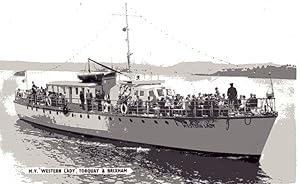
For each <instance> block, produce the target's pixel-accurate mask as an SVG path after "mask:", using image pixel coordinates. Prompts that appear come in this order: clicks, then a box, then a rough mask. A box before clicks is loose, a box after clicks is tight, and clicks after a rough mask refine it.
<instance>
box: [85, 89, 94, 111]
mask: <svg viewBox="0 0 300 184" xmlns="http://www.w3.org/2000/svg"><path fill="white" fill-rule="evenodd" d="M92 99H93V95H92V93H91V92H90V90H89V89H88V90H87V93H86V105H87V110H88V111H91V110H92Z"/></svg>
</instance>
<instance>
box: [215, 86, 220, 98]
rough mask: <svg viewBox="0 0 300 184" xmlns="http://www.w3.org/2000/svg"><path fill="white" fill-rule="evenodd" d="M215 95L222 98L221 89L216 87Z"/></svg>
mask: <svg viewBox="0 0 300 184" xmlns="http://www.w3.org/2000/svg"><path fill="white" fill-rule="evenodd" d="M215 96H216V97H217V98H220V97H221V96H220V91H219V89H218V88H217V87H216V88H215Z"/></svg>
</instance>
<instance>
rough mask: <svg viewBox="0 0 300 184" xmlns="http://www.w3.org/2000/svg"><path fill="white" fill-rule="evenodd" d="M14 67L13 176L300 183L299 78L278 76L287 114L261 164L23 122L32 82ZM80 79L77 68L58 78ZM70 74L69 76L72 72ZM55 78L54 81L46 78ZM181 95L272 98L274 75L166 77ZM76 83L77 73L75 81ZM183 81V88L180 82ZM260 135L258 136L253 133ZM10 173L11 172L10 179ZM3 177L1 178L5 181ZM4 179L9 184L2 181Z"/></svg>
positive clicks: (8, 90)
mask: <svg viewBox="0 0 300 184" xmlns="http://www.w3.org/2000/svg"><path fill="white" fill-rule="evenodd" d="M12 75H13V72H12V71H0V100H1V103H0V117H1V121H0V122H1V123H0V146H1V152H0V153H1V154H2V156H1V158H0V162H3V163H4V164H1V166H0V168H1V170H0V171H3V172H4V173H7V174H8V175H9V174H11V173H13V174H12V176H13V177H14V181H17V182H19V183H21V182H24V183H34V182H41V183H291V182H294V180H295V169H296V168H295V167H296V164H295V163H296V153H295V147H296V145H295V142H296V141H295V137H296V135H295V134H296V129H295V118H294V109H295V106H294V100H295V94H294V87H295V81H292V80H273V82H274V88H275V95H276V97H277V99H276V106H277V110H278V111H279V117H278V118H277V120H276V122H275V125H274V127H273V129H272V131H271V134H270V135H269V139H268V141H267V143H266V145H265V148H264V151H263V156H262V158H261V161H260V163H247V162H243V161H241V160H238V159H236V158H221V157H217V158H216V157H209V156H207V155H201V154H199V153H198V154H195V153H190V152H182V151H176V150H172V149H165V148H157V147H152V146H145V145H141V144H126V143H124V142H119V141H108V140H104V139H100V138H90V137H83V136H78V135H75V134H71V133H70V134H67V133H63V132H59V131H53V130H50V129H47V128H42V127H38V126H33V125H31V124H28V123H26V122H23V121H21V120H18V117H17V116H16V112H15V110H14V106H13V103H12V100H13V98H14V97H13V96H14V95H13V94H14V90H15V89H16V88H17V87H22V86H23V87H24V85H25V84H24V83H22V82H21V80H20V79H19V78H17V79H16V78H15V77H13V76H12ZM48 76H49V74H48V73H47V74H45V73H43V72H40V73H34V74H32V75H31V76H28V77H29V78H30V77H31V78H30V80H31V79H32V80H35V81H36V83H38V84H40V85H43V84H42V83H43V82H48V81H50V80H54V79H51V77H50V78H49V77H48ZM62 76H64V78H67V79H66V80H73V79H74V76H75V75H74V74H73V73H63V72H59V73H58V76H57V75H55V77H56V78H59V77H60V78H61V77H62ZM66 76H67V77H66ZM46 77H47V79H46V80H47V81H45V80H43V79H45V78H46ZM160 79H164V80H166V85H167V86H170V87H172V88H174V89H175V90H176V92H178V93H181V94H185V95H186V94H196V93H198V92H202V93H213V91H214V88H215V87H219V89H220V91H221V93H225V92H226V91H227V88H228V85H229V83H230V82H234V85H235V86H236V87H237V90H238V93H239V94H244V95H246V96H249V94H250V93H256V94H257V96H258V97H259V96H264V94H265V93H266V91H267V90H268V87H269V83H270V82H269V80H267V79H248V78H242V77H239V78H236V77H199V76H184V77H182V76H181V77H179V76H178V77H172V78H171V77H169V76H161V77H160ZM74 80H76V78H75V79H74ZM179 84H180V85H179ZM253 136H255V135H253ZM26 167H65V168H67V167H69V168H70V167H76V168H78V167H130V168H132V169H133V170H134V172H133V173H132V174H130V175H27V174H25V173H24V172H23V169H24V168H26ZM8 177H9V176H8ZM0 180H1V179H0ZM1 183H2V182H1Z"/></svg>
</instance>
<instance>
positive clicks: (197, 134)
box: [14, 9, 278, 162]
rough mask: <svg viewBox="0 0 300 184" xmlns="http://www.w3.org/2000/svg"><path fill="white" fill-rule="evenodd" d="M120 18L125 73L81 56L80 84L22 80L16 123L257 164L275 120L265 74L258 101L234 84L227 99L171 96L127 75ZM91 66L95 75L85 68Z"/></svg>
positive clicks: (160, 86) (157, 84)
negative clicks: (23, 87)
mask: <svg viewBox="0 0 300 184" xmlns="http://www.w3.org/2000/svg"><path fill="white" fill-rule="evenodd" d="M125 15H126V23H127V26H126V28H124V29H123V31H125V32H126V33H127V39H126V41H127V46H128V48H127V49H128V51H127V69H126V70H125V71H120V70H118V69H114V68H112V67H109V66H106V65H104V64H101V63H99V62H97V61H95V60H93V59H90V58H88V62H87V65H86V69H85V71H82V72H79V73H78V75H77V76H78V79H79V81H63V80H62V81H52V82H49V83H47V84H46V88H39V87H37V86H36V85H35V83H34V81H27V82H32V84H30V85H31V88H29V89H27V90H25V91H21V90H17V91H16V95H15V100H14V104H15V108H16V112H17V114H18V116H19V118H20V119H21V120H24V121H26V122H30V123H34V124H38V125H41V126H45V127H49V128H53V129H57V130H63V131H68V132H73V133H77V134H82V135H89V136H95V137H101V138H108V139H112V140H121V141H125V142H133V143H141V144H149V145H154V146H161V147H167V148H171V149H180V150H190V151H196V152H204V153H211V154H212V155H214V154H215V155H232V156H237V157H242V158H243V159H246V160H249V161H251V162H258V161H259V159H260V156H261V154H262V151H263V149H264V145H265V143H266V141H267V139H268V136H269V134H270V131H271V129H272V126H273V124H274V122H275V119H276V117H277V116H278V112H277V111H276V108H275V95H274V90H273V84H272V78H271V73H270V74H269V76H270V91H266V96H263V97H256V96H255V95H254V94H249V98H247V99H246V97H245V96H242V95H241V96H240V97H238V96H237V90H236V88H235V87H234V81H231V82H230V87H229V88H228V91H227V94H225V93H224V94H221V93H220V92H219V90H218V88H216V89H215V92H214V93H210V94H206V93H201V91H199V92H198V93H197V94H191V95H187V96H184V95H181V94H178V93H176V91H175V90H174V89H169V88H167V87H166V86H164V80H152V79H151V80H145V79H142V77H141V76H140V75H139V74H138V73H135V72H134V71H131V61H130V56H131V52H130V50H129V37H128V35H129V26H128V22H127V9H126V14H125ZM91 64H93V65H96V66H97V67H98V68H101V70H100V69H97V67H95V70H94V71H92V69H91ZM178 85H180V84H178ZM228 86H229V83H228Z"/></svg>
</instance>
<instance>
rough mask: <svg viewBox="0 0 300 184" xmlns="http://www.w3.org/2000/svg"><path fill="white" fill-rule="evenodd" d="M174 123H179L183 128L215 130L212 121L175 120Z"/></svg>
mask: <svg viewBox="0 0 300 184" xmlns="http://www.w3.org/2000/svg"><path fill="white" fill-rule="evenodd" d="M175 121H176V123H177V122H179V123H181V124H182V126H183V127H184V128H216V127H215V123H214V120H211V119H205V120H200V119H189V120H184V119H175Z"/></svg>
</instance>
